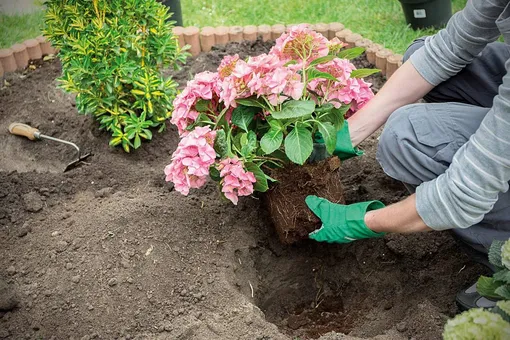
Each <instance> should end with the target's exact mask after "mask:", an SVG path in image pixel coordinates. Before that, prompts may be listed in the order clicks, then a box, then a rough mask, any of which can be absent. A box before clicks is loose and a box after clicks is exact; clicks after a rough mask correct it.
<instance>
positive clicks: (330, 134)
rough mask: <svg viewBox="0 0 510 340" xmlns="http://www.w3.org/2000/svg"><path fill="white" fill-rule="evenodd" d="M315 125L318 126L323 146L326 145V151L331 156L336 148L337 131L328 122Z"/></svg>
mask: <svg viewBox="0 0 510 340" xmlns="http://www.w3.org/2000/svg"><path fill="white" fill-rule="evenodd" d="M317 125H318V126H319V132H320V134H321V135H322V138H323V139H324V144H326V150H327V151H328V153H329V154H330V155H332V154H333V152H334V151H335V147H336V132H337V130H336V129H335V127H334V126H333V124H331V123H330V122H317Z"/></svg>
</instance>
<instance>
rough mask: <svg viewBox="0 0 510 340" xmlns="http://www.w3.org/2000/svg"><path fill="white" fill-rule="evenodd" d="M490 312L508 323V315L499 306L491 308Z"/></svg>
mask: <svg viewBox="0 0 510 340" xmlns="http://www.w3.org/2000/svg"><path fill="white" fill-rule="evenodd" d="M491 312H492V313H496V314H499V315H500V316H501V317H502V318H503V320H505V321H506V322H510V314H508V313H507V312H506V311H505V310H503V309H502V308H500V307H499V306H496V307H494V308H492V309H491Z"/></svg>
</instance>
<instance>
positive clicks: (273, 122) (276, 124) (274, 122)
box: [267, 117, 283, 130]
mask: <svg viewBox="0 0 510 340" xmlns="http://www.w3.org/2000/svg"><path fill="white" fill-rule="evenodd" d="M267 122H268V123H269V126H270V127H271V129H273V130H283V124H282V122H281V121H279V120H278V119H273V118H271V117H267Z"/></svg>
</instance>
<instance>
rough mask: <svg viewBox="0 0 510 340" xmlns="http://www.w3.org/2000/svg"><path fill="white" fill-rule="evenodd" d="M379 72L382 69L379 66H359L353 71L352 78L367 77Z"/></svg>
mask: <svg viewBox="0 0 510 340" xmlns="http://www.w3.org/2000/svg"><path fill="white" fill-rule="evenodd" d="M377 72H381V70H379V69H377V68H359V69H357V70H353V71H352V72H351V78H365V77H368V76H370V75H372V74H374V73H377Z"/></svg>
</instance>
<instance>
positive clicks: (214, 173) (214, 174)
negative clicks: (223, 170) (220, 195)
mask: <svg viewBox="0 0 510 340" xmlns="http://www.w3.org/2000/svg"><path fill="white" fill-rule="evenodd" d="M209 177H211V179H212V180H213V181H215V182H219V181H221V176H220V170H218V169H216V167H215V166H214V165H211V167H209Z"/></svg>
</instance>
